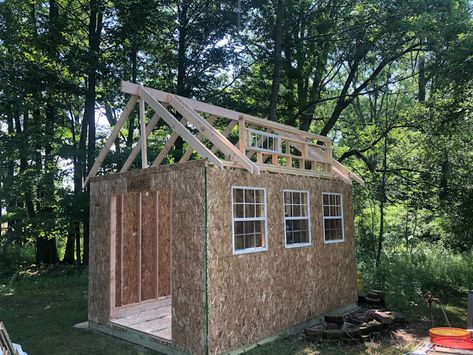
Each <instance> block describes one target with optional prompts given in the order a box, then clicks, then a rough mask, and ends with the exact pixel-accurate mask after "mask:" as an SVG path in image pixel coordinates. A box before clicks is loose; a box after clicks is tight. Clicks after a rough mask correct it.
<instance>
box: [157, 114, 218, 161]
mask: <svg viewBox="0 0 473 355" xmlns="http://www.w3.org/2000/svg"><path fill="white" fill-rule="evenodd" d="M180 122H181V124H182V125H183V126H185V125H186V124H187V120H186V119H185V118H184V117H183V118H181V121H180ZM178 137H179V134H177V133H176V132H172V134H171V135H170V136H169V138H168V140H167V141H166V143H165V144H164V147H163V149H161V151H160V152H159V154H158V156H157V157H156V159H155V160H154V162H153V164H151V166H152V167H156V166H159V165H161V163H162V161H163V160H164V158H165V157H166V155H168V153H169V151H170V150H171V148H172V146H173V145H174V143H175V142H176V139H177V138H178ZM213 153H214V152H213Z"/></svg>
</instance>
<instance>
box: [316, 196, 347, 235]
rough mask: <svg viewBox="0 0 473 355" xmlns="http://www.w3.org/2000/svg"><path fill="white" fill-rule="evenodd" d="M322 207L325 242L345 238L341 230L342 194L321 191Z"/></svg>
mask: <svg viewBox="0 0 473 355" xmlns="http://www.w3.org/2000/svg"><path fill="white" fill-rule="evenodd" d="M322 209H323V214H324V240H325V243H326V244H328V243H339V242H343V241H344V240H345V232H344V230H343V198H342V194H338V193H332V192H324V193H322Z"/></svg>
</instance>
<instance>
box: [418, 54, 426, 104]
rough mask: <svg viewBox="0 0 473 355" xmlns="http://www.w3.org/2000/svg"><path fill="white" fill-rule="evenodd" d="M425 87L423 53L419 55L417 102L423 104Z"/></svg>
mask: <svg viewBox="0 0 473 355" xmlns="http://www.w3.org/2000/svg"><path fill="white" fill-rule="evenodd" d="M426 86H427V80H426V78H425V58H424V55H423V53H420V58H419V97H418V99H419V102H425V95H426V94H425V92H426V90H425V88H426Z"/></svg>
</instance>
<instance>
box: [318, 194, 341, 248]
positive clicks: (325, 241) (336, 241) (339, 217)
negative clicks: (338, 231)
mask: <svg viewBox="0 0 473 355" xmlns="http://www.w3.org/2000/svg"><path fill="white" fill-rule="evenodd" d="M324 195H337V196H340V211H341V215H340V216H337V217H334V216H327V217H326V216H325V215H324ZM322 217H323V230H322V233H323V237H324V244H336V243H343V242H345V218H344V216H343V194H342V193H339V192H322ZM326 219H341V220H342V239H334V240H326V239H325V220H326Z"/></svg>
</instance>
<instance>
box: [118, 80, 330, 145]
mask: <svg viewBox="0 0 473 355" xmlns="http://www.w3.org/2000/svg"><path fill="white" fill-rule="evenodd" d="M121 89H122V92H124V93H127V94H131V95H139V91H140V85H138V84H133V83H130V82H128V81H122V86H121ZM146 90H148V92H149V94H150V95H151V96H152V97H153V98H155V99H156V100H157V101H160V102H162V103H169V100H170V98H171V97H176V98H179V99H180V100H182V101H183V102H184V103H185V104H186V105H188V106H189V107H190V108H192V109H193V110H195V111H197V112H203V113H207V114H209V115H215V116H218V117H225V118H228V119H230V120H235V121H239V119H240V117H241V118H243V119H244V120H245V121H246V122H247V123H248V124H254V125H256V126H259V127H264V128H269V129H279V130H280V131H282V132H287V133H295V134H298V135H301V136H302V137H305V138H309V139H316V140H319V141H321V142H328V141H331V139H330V138H327V137H325V136H321V135H318V134H313V133H310V132H305V131H301V130H299V129H297V128H294V127H292V126H288V125H285V124H282V123H278V122H273V121H268V120H265V119H262V118H259V117H255V116H252V115H248V114H245V113H242V112H238V111H233V110H229V109H226V108H223V107H219V106H214V105H211V104H208V103H205V102H201V101H197V100H192V99H189V98H187V97H183V96H178V95H170V94H169V93H167V92H165V91H161V90H157V89H152V88H146Z"/></svg>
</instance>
